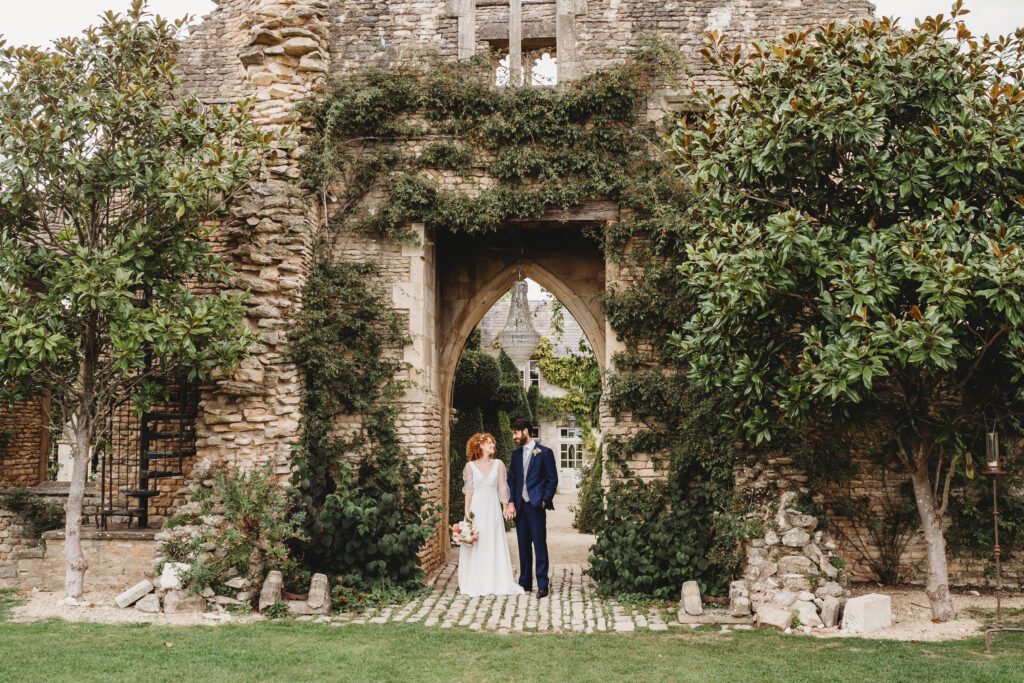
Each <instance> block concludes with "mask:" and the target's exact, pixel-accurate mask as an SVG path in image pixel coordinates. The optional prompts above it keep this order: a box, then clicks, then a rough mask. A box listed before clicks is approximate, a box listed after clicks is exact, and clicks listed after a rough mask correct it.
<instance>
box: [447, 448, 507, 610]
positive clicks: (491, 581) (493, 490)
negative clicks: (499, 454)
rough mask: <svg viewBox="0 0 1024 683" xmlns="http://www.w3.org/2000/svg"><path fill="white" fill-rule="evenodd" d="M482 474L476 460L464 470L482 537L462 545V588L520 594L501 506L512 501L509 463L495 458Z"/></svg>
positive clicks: (469, 591) (468, 592)
mask: <svg viewBox="0 0 1024 683" xmlns="http://www.w3.org/2000/svg"><path fill="white" fill-rule="evenodd" d="M493 463H494V464H492V465H491V470H490V472H488V473H487V474H486V476H485V475H484V474H482V473H481V472H480V470H479V469H477V466H476V465H475V464H474V463H473V462H468V463H466V469H465V470H463V472H462V478H463V481H464V482H465V483H464V485H463V487H462V492H463V493H472V494H473V499H472V500H471V501H470V503H469V505H470V509H469V511H468V512H467V513H466V516H467V517H468V516H469V512H472V513H473V522H474V524H476V528H477V529H478V530H479V532H480V538H479V539H478V540H477V542H476V543H474V544H473V545H463V546H461V548H460V549H459V592H460V593H462V594H463V595H519V594H521V593H523V587H522V586H520V585H519V584H518V583H516V580H515V578H514V577H513V576H512V557H511V555H510V554H509V552H508V541H507V540H506V538H505V521H504V518H503V517H502V514H501V506H502V504H504V503H507V502H508V496H509V494H508V478H507V477H506V476H505V463H503V462H502V461H501V460H494V461H493Z"/></svg>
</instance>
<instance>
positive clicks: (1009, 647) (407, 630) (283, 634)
mask: <svg viewBox="0 0 1024 683" xmlns="http://www.w3.org/2000/svg"><path fill="white" fill-rule="evenodd" d="M993 650H994V651H993V654H991V655H986V654H985V653H984V652H983V646H982V642H981V640H980V639H972V640H969V641H960V642H950V643H931V644H920V645H914V644H911V643H894V642H879V641H866V640H853V639H849V640H819V639H813V638H808V637H798V636H784V635H782V634H778V633H774V632H767V631H754V632H738V633H731V634H724V635H723V634H719V633H717V632H705V631H698V632H690V631H682V630H673V631H670V632H668V633H633V634H628V635H625V634H623V635H613V634H600V635H598V634H595V635H589V636H586V635H584V636H579V635H577V636H568V635H542V636H538V635H523V634H510V635H505V636H501V635H494V634H486V633H474V632H471V631H466V630H461V629H440V628H426V627H423V626H419V625H410V624H387V625H380V626H377V625H365V626H353V625H349V626H343V627H340V628H333V627H330V626H325V625H322V624H300V623H296V622H291V621H285V622H272V623H260V624H250V625H244V626H237V625H229V626H222V627H192V628H167V627H155V626H147V625H131V626H102V625H96V624H72V623H65V622H57V621H48V622H38V623H33V624H12V623H0V681H22V680H25V681H29V680H31V681H47V683H51V682H54V683H55V682H56V681H76V682H84V681H147V682H149V681H181V680H186V681H187V680H209V681H217V682H218V683H219V682H220V681H278V680H281V681H311V680H330V681H339V680H345V681H347V680H353V681H368V680H393V681H403V682H407V681H421V680H424V681H485V680H512V681H592V680H599V679H600V680H614V681H617V680H630V681H633V680H641V681H660V680H673V681H730V682H736V683H739V682H742V681H833V682H834V681H854V682H855V683H868V682H869V681H886V682H887V683H889V682H903V681H972V682H977V681H1021V680H1024V637H1020V636H1017V635H1013V634H1005V635H1001V636H999V637H998V638H997V642H996V646H995V648H994V649H993Z"/></svg>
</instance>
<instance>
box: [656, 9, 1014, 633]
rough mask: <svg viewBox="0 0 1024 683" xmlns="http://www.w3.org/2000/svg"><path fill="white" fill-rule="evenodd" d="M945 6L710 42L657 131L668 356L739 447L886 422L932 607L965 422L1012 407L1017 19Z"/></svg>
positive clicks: (969, 432)
mask: <svg viewBox="0 0 1024 683" xmlns="http://www.w3.org/2000/svg"><path fill="white" fill-rule="evenodd" d="M964 13H965V12H964V11H963V10H962V9H961V3H959V2H958V3H957V4H956V5H954V8H953V11H952V13H951V15H950V16H949V17H948V18H944V17H942V16H940V17H938V18H930V19H927V20H924V21H922V22H920V23H919V24H918V25H917V26H915V27H913V28H909V29H903V28H900V27H898V26H897V25H896V23H895V22H894V21H891V20H889V19H882V20H878V21H864V22H856V23H853V24H850V25H828V26H824V27H820V28H818V29H814V30H811V31H807V32H804V33H799V34H792V35H790V36H787V37H786V38H785V39H784V40H783V41H781V42H779V43H777V44H775V45H772V46H765V45H761V46H758V47H757V48H756V49H755V51H754V54H753V55H752V56H751V58H749V59H747V58H745V57H741V55H740V52H739V51H734V50H732V49H727V48H725V46H724V44H723V42H722V40H721V38H718V37H713V38H712V40H711V42H710V44H709V46H708V48H707V49H706V51H705V54H706V56H707V57H708V59H709V60H710V61H711V63H712V64H714V65H715V66H716V67H717V68H718V69H719V71H720V72H721V74H722V75H723V76H724V78H725V79H726V84H725V86H726V87H725V88H724V89H722V90H721V91H716V92H710V93H706V94H705V95H702V96H700V100H701V104H702V106H703V107H705V108H706V110H707V114H706V116H704V117H703V118H701V119H700V120H694V121H690V120H684V121H682V122H681V124H680V125H679V127H678V129H677V130H676V131H675V133H674V135H673V142H672V146H673V149H674V151H675V153H676V154H677V155H678V158H679V161H680V167H681V169H682V170H683V171H684V172H685V173H687V174H688V178H689V181H690V184H691V190H692V192H693V195H694V200H693V202H692V209H693V213H692V224H693V225H692V229H694V230H695V231H696V234H695V235H694V238H693V239H692V241H691V243H690V244H689V245H688V246H687V252H686V254H687V259H686V261H685V262H683V263H682V264H681V265H680V266H679V270H680V273H681V274H682V275H683V276H684V277H683V282H682V284H683V286H684V288H685V289H686V291H687V292H688V294H689V296H690V297H691V298H692V300H693V302H694V305H693V310H692V311H691V313H690V314H689V315H688V316H687V317H686V318H684V319H682V320H681V321H680V324H679V325H678V328H677V329H676V330H675V333H674V335H672V337H671V339H672V341H673V343H674V344H675V345H676V346H677V348H678V351H679V355H680V360H681V361H682V362H685V363H688V364H689V366H690V371H689V372H690V376H691V377H692V378H693V379H694V380H695V381H698V382H700V383H701V384H702V385H703V386H705V387H707V388H708V389H709V390H719V389H720V390H722V391H724V395H725V396H726V397H728V399H729V401H728V410H729V412H730V413H733V414H735V415H736V417H737V419H738V420H739V421H740V423H741V424H742V427H743V432H744V435H745V437H746V438H747V439H748V440H749V441H752V442H755V443H762V442H765V441H768V440H769V439H772V438H777V437H778V436H779V435H780V434H783V433H785V432H787V431H788V430H791V429H794V428H796V429H803V428H806V426H807V425H808V423H809V421H810V420H811V419H812V418H815V419H819V420H827V421H829V422H830V423H831V425H832V426H833V428H836V427H839V426H841V425H849V424H854V423H857V424H864V425H868V426H871V427H873V428H875V427H880V428H881V429H882V430H884V431H885V432H887V433H888V434H889V435H890V436H891V438H892V441H893V442H894V448H892V449H891V451H890V452H889V453H888V455H889V457H890V460H891V463H894V464H895V465H896V466H898V467H900V468H901V469H902V471H903V472H904V473H906V474H908V475H910V476H911V478H912V481H913V484H914V493H915V496H916V497H917V499H918V501H919V506H918V507H919V508H924V509H932V510H934V511H935V515H934V517H933V516H931V515H929V516H926V517H924V518H922V519H921V520H920V521H921V523H922V529H923V531H924V534H925V538H926V540H927V541H928V543H929V544H930V545H931V546H932V548H933V549H936V550H937V552H936V553H932V555H931V557H932V558H934V561H933V564H932V566H931V567H930V573H929V576H930V579H929V582H930V590H929V592H930V594H932V596H933V597H932V600H933V609H934V613H935V616H936V617H937V618H943V619H944V618H947V617H948V615H950V614H952V604H951V602H950V601H949V599H948V595H946V594H945V591H946V588H945V586H944V585H940V584H943V583H944V581H943V579H942V578H941V577H943V576H944V575H945V572H946V570H947V567H946V561H945V555H944V545H945V544H944V542H943V523H944V520H945V518H946V517H947V513H948V511H949V510H950V505H951V502H950V501H951V497H950V491H952V490H953V489H952V488H951V486H950V484H951V482H952V481H953V480H954V479H956V478H957V476H958V475H967V477H968V478H969V477H970V476H971V475H972V474H973V470H974V459H975V458H974V456H975V455H976V454H977V453H978V451H977V450H975V449H974V448H973V447H972V446H973V445H972V443H971V441H972V440H973V437H974V435H975V434H976V433H977V430H978V428H979V425H984V424H993V421H995V423H996V424H998V425H999V428H1000V430H1001V431H1002V432H1003V434H1004V437H1005V436H1006V435H1007V433H1008V432H1009V433H1011V434H1012V433H1015V432H1017V431H1019V430H1017V429H1016V422H1017V420H1018V419H1019V417H1020V415H1021V414H1022V413H1024V299H1022V298H1021V296H1020V292H1021V289H1022V287H1024V260H1022V258H1024V252H1022V251H1021V249H1020V248H1019V247H1020V243H1021V241H1022V240H1024V88H1022V86H1021V79H1022V76H1024V32H1020V31H1018V32H1017V33H1016V34H1015V35H1013V36H1008V37H1006V38H1003V39H999V40H995V41H993V40H990V39H988V38H985V39H977V38H975V37H974V36H972V35H971V33H970V31H969V30H968V29H967V28H966V26H965V25H964V24H963V22H962V20H961V16H962V15H963V14H964ZM723 93H730V94H723ZM940 558H941V559H940Z"/></svg>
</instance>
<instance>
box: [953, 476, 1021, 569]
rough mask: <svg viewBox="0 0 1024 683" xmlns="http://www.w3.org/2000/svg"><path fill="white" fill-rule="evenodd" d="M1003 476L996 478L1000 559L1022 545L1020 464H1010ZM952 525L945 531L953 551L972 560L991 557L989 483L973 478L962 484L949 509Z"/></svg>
mask: <svg viewBox="0 0 1024 683" xmlns="http://www.w3.org/2000/svg"><path fill="white" fill-rule="evenodd" d="M1006 469H1007V470H1008V473H1007V475H1005V476H1003V477H1000V478H999V482H998V490H999V548H1000V550H1001V551H1002V553H1003V556H1004V557H1007V556H1008V554H1009V553H1011V552H1014V551H1015V550H1019V549H1020V548H1021V547H1022V545H1024V495H1022V493H1021V487H1020V481H1021V469H1022V467H1021V464H1020V463H1018V462H1010V463H1009V465H1008V466H1007V468H1006ZM951 517H952V525H951V526H950V528H949V531H947V532H946V535H947V539H948V540H949V546H950V548H951V549H952V550H953V551H954V552H964V553H968V554H971V555H973V556H975V557H986V558H991V557H992V548H993V547H994V546H995V537H994V531H993V516H992V482H991V481H990V480H989V479H988V477H975V478H974V479H972V480H968V481H967V482H965V484H964V486H963V490H962V492H961V495H960V496H958V497H957V498H956V504H955V505H953V506H952V514H951Z"/></svg>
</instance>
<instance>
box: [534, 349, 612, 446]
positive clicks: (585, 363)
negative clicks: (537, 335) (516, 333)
mask: <svg viewBox="0 0 1024 683" xmlns="http://www.w3.org/2000/svg"><path fill="white" fill-rule="evenodd" d="M534 357H535V358H536V359H537V366H538V367H539V368H540V371H541V373H542V374H543V375H544V379H546V380H547V381H549V382H551V383H552V384H554V385H555V386H559V387H562V388H563V389H565V390H566V394H565V396H563V397H561V398H559V399H558V405H559V407H560V408H561V410H563V411H565V412H566V413H569V414H571V415H574V416H575V417H576V419H577V420H579V421H580V422H581V423H585V424H588V425H589V426H591V427H596V426H597V425H598V423H599V422H600V414H599V412H600V407H601V393H602V392H603V390H604V383H603V382H602V378H601V368H600V367H599V366H598V364H597V357H596V356H595V355H594V351H593V350H592V349H591V348H590V346H589V345H587V344H586V343H585V342H584V341H583V340H580V347H579V352H578V353H570V354H569V355H568V356H557V355H555V349H554V345H553V344H552V343H551V340H550V339H548V338H547V337H541V339H540V342H538V343H537V349H536V350H535V351H534Z"/></svg>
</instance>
